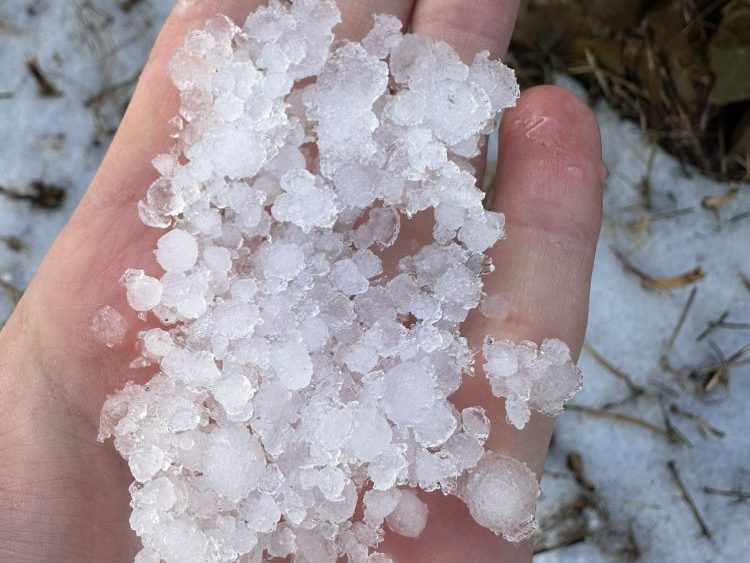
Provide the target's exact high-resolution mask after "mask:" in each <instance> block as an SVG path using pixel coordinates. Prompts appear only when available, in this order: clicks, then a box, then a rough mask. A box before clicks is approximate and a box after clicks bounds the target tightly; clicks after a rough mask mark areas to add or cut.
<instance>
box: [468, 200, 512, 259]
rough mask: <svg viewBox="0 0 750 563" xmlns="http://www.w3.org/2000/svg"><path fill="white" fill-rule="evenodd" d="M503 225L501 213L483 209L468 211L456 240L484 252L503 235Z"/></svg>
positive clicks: (503, 219) (503, 220)
mask: <svg viewBox="0 0 750 563" xmlns="http://www.w3.org/2000/svg"><path fill="white" fill-rule="evenodd" d="M504 225H505V216H504V215H503V214H502V213H495V212H492V211H484V210H480V211H478V212H476V213H470V214H469V217H468V219H467V220H466V221H464V223H463V225H462V226H461V228H460V229H459V231H458V240H460V241H461V242H462V243H464V244H465V245H466V248H468V249H469V250H471V251H473V252H484V251H485V250H487V249H488V248H490V247H492V246H493V245H494V244H495V243H496V242H497V241H498V240H499V239H500V238H501V237H502V236H503V227H504Z"/></svg>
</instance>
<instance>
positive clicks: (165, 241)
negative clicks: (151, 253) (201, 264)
mask: <svg viewBox="0 0 750 563" xmlns="http://www.w3.org/2000/svg"><path fill="white" fill-rule="evenodd" d="M196 260H198V242H197V241H196V240H195V237H193V235H191V234H190V233H188V232H187V231H184V230H182V229H173V230H171V231H169V232H167V233H166V234H164V235H162V237H161V238H160V239H159V241H158V243H157V247H156V261H157V262H158V263H159V265H160V266H161V267H162V268H164V271H165V272H184V271H186V270H189V269H190V268H192V267H193V266H194V265H195V262H196Z"/></svg>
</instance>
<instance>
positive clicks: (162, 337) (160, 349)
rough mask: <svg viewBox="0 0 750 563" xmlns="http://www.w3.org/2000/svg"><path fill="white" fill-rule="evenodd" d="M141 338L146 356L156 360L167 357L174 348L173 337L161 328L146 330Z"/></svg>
mask: <svg viewBox="0 0 750 563" xmlns="http://www.w3.org/2000/svg"><path fill="white" fill-rule="evenodd" d="M140 338H141V341H142V342H143V348H144V350H145V352H146V354H148V355H149V356H152V357H154V358H161V357H163V356H166V355H167V354H168V353H169V351H170V350H171V349H172V348H174V342H173V341H172V337H171V336H170V335H169V333H168V332H167V331H166V330H162V329H160V328H152V329H150V330H146V331H144V332H142V333H141V334H140Z"/></svg>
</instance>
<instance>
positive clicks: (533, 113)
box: [460, 86, 605, 475]
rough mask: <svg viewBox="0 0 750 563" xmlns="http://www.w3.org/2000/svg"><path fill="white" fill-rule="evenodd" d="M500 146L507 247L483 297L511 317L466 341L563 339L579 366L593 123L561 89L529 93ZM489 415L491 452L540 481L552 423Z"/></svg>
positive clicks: (595, 148) (592, 206)
mask: <svg viewBox="0 0 750 563" xmlns="http://www.w3.org/2000/svg"><path fill="white" fill-rule="evenodd" d="M500 146H501V151H500V156H499V160H498V165H497V180H496V188H495V194H494V201H493V207H494V209H496V210H499V211H502V212H503V213H505V215H506V229H507V240H505V241H502V242H501V243H499V244H498V245H497V246H496V247H495V249H494V250H493V251H492V258H493V262H494V264H495V266H496V270H495V272H494V273H493V274H491V275H489V276H488V277H487V278H486V279H485V291H486V292H487V294H488V295H493V294H500V295H501V296H502V297H503V298H505V299H506V300H507V301H508V303H509V314H508V317H507V318H506V319H504V320H502V321H498V320H493V319H488V318H485V317H483V316H481V315H476V316H475V317H474V318H472V319H471V324H470V331H469V338H470V341H472V342H473V343H474V345H475V346H479V345H480V343H481V340H482V338H483V337H484V335H486V334H492V335H494V336H496V337H498V338H508V339H510V340H512V341H514V342H520V341H522V340H531V341H533V342H536V343H541V342H542V340H544V339H545V338H559V339H561V340H563V341H564V342H566V343H567V344H568V346H569V347H570V349H571V353H572V354H573V356H574V357H576V358H577V356H578V353H579V352H580V348H581V344H582V342H583V337H584V332H585V327H586V319H587V314H588V294H589V285H590V281H591V269H592V265H593V260H594V252H595V248H596V242H597V237H598V234H599V227H600V223H601V197H602V190H601V188H602V185H603V182H604V176H605V172H604V166H603V164H602V160H601V146H600V140H599V130H598V126H597V123H596V119H595V118H594V116H593V114H592V112H591V110H590V109H589V108H588V106H587V105H586V104H584V103H583V102H582V101H581V100H579V99H578V98H576V97H575V96H574V95H573V94H571V93H569V92H568V91H567V90H563V89H561V88H557V87H551V86H543V87H538V88H533V89H531V90H528V91H526V92H525V93H524V94H523V95H522V96H521V99H520V100H519V103H518V105H517V106H516V107H515V108H514V109H512V110H509V111H508V112H507V113H506V114H505V117H504V119H503V121H502V124H501V127H500ZM482 388H483V389H482ZM487 391H488V390H487V387H486V381H484V380H483V378H482V380H481V383H480V381H474V382H472V384H471V385H469V386H467V388H466V391H465V395H464V396H462V397H460V399H461V401H462V402H463V401H467V402H471V401H476V400H481V397H482V396H483V394H484V396H486V394H487ZM488 410H489V414H490V417H491V419H492V423H493V427H494V429H495V430H494V431H493V432H492V435H491V439H490V444H489V446H490V447H494V448H498V449H500V450H502V451H505V452H507V453H509V454H510V455H513V456H514V457H517V458H518V459H521V460H523V461H525V462H526V463H527V464H528V465H529V466H530V467H531V468H532V469H533V470H534V471H535V472H536V473H537V474H538V475H539V474H541V470H542V468H543V466H544V459H545V457H546V450H547V445H548V442H549V438H550V435H551V431H552V421H551V420H550V419H549V418H548V417H544V416H540V415H539V416H534V417H532V420H531V422H530V423H529V425H527V427H526V428H525V429H524V430H523V431H518V430H516V429H515V428H513V427H511V426H510V425H508V424H507V423H506V421H505V415H504V408H503V407H502V405H500V404H494V405H493V406H492V407H491V408H490V409H488Z"/></svg>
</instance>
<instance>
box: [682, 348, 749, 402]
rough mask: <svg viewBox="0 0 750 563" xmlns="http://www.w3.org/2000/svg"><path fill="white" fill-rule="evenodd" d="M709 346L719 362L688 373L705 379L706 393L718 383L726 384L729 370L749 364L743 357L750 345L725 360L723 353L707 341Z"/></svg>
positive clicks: (704, 387)
mask: <svg viewBox="0 0 750 563" xmlns="http://www.w3.org/2000/svg"><path fill="white" fill-rule="evenodd" d="M709 345H710V346H711V348H712V349H713V351H714V353H715V354H716V356H717V357H718V358H719V361H718V362H717V363H715V364H713V365H710V366H707V367H704V368H698V369H694V370H693V371H692V372H690V375H691V376H693V377H706V380H705V381H704V382H703V390H704V391H705V392H706V393H710V392H711V391H712V390H713V389H714V388H715V387H716V386H717V385H718V384H719V383H724V384H726V383H727V382H728V381H729V370H730V368H733V367H737V366H740V365H744V364H746V363H749V362H750V359H748V358H744V357H743V356H745V354H748V353H750V344H745V345H744V346H742V347H741V348H739V349H738V350H737V351H736V352H734V353H733V354H731V355H730V356H729V357H726V358H725V357H724V353H723V352H722V351H721V350H720V349H719V347H718V346H716V344H715V343H714V342H712V341H709Z"/></svg>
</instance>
